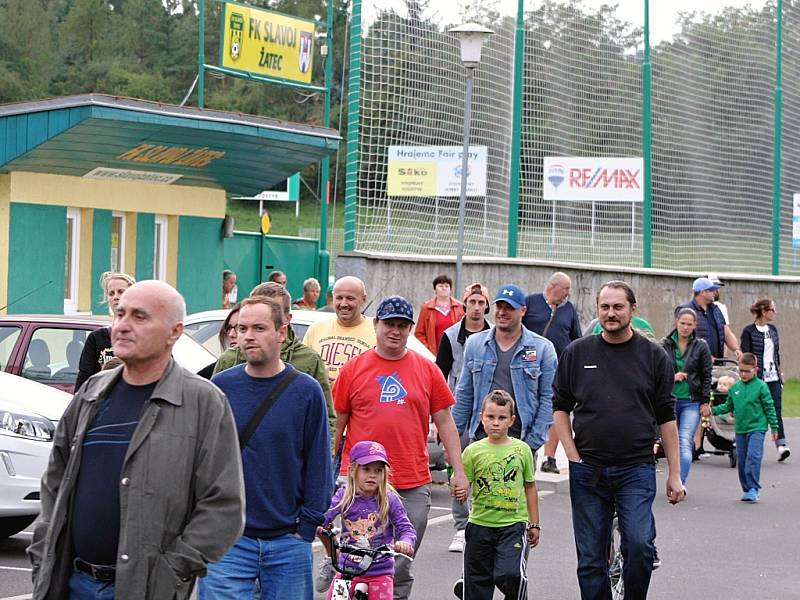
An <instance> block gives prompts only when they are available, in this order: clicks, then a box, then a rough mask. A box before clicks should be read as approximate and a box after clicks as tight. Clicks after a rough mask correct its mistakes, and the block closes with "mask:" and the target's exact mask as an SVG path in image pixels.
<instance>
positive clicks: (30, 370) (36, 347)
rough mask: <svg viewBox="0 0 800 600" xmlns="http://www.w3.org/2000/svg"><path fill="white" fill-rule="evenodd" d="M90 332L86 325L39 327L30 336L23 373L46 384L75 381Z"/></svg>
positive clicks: (72, 382) (24, 375)
mask: <svg viewBox="0 0 800 600" xmlns="http://www.w3.org/2000/svg"><path fill="white" fill-rule="evenodd" d="M88 333H89V331H87V330H86V329H56V328H52V329H51V328H47V327H40V328H39V329H37V330H36V331H34V332H33V335H32V336H31V343H30V344H29V345H28V352H27V353H26V355H25V362H24V363H23V365H22V373H20V374H21V375H22V376H23V377H25V378H27V379H33V380H34V381H38V382H40V383H44V384H47V385H53V384H56V383H60V384H65V385H74V384H75V379H76V378H77V377H78V363H79V362H80V359H81V352H82V351H83V345H84V343H85V341H86V336H87V335H88Z"/></svg>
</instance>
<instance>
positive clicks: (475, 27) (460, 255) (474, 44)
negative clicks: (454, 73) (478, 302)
mask: <svg viewBox="0 0 800 600" xmlns="http://www.w3.org/2000/svg"><path fill="white" fill-rule="evenodd" d="M448 33H454V34H456V35H457V36H458V41H459V42H460V43H461V62H462V63H464V67H465V68H466V69H467V85H466V91H465V94H464V149H463V150H462V154H461V193H460V194H459V198H458V246H457V249H456V285H455V290H454V291H455V293H456V294H461V292H462V283H463V281H462V273H461V272H462V269H463V263H464V219H465V217H466V212H467V170H468V168H469V156H468V153H469V125H470V120H471V118H472V83H473V79H474V75H475V69H476V68H477V67H478V65H479V64H480V62H481V48H482V47H483V42H484V41H485V40H486V38H488V37H489V36H490V35H492V34H493V33H494V31H492V30H491V29H487V28H486V27H484V26H483V25H479V24H477V23H465V24H464V25H459V26H458V27H453V29H450V30H448Z"/></svg>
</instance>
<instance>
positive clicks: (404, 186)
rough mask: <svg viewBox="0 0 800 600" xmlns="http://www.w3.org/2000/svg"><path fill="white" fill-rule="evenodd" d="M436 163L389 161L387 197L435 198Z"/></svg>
mask: <svg viewBox="0 0 800 600" xmlns="http://www.w3.org/2000/svg"><path fill="white" fill-rule="evenodd" d="M437 167H438V165H437V163H436V161H429V162H428V161H407V162H404V161H390V162H389V173H388V175H389V177H388V179H387V181H386V192H387V194H388V195H389V196H436V195H437V192H436V189H437V188H436V180H437V173H436V171H437Z"/></svg>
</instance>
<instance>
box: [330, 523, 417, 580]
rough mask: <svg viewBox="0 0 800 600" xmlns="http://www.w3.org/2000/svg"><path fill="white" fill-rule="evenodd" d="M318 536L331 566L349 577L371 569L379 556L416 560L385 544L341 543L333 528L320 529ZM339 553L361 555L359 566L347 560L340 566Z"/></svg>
mask: <svg viewBox="0 0 800 600" xmlns="http://www.w3.org/2000/svg"><path fill="white" fill-rule="evenodd" d="M317 537H319V539H320V541H321V542H322V545H323V546H324V547H325V550H326V552H327V553H328V555H329V556H330V558H331V566H332V567H333V569H334V570H336V571H338V572H339V573H341V574H342V575H345V576H346V577H348V578H352V577H358V576H360V575H363V574H364V573H366V572H367V570H369V568H370V567H371V566H372V563H373V561H374V560H375V559H376V558H378V557H379V556H390V557H392V558H395V557H403V558H406V559H407V560H409V561H413V560H414V559H413V558H412V557H410V556H408V555H407V554H403V553H401V552H396V551H395V550H394V549H392V548H391V547H389V546H387V545H385V544H384V545H382V546H378V547H377V548H363V547H362V546H355V545H353V544H341V543H339V537H338V535H337V532H336V531H333V530H328V529H322V530H318V531H317ZM339 554H345V555H348V556H358V557H361V561H360V562H359V564H358V566H357V567H351V566H348V565H347V562H346V561H343V565H344V566H340V565H339V556H338V555H339Z"/></svg>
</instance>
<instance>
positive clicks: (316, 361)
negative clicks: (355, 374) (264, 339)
mask: <svg viewBox="0 0 800 600" xmlns="http://www.w3.org/2000/svg"><path fill="white" fill-rule="evenodd" d="M281 360H282V361H284V362H288V363H289V364H290V365H292V366H293V367H294V368H295V369H297V370H298V371H300V372H301V373H307V374H309V375H311V376H312V377H313V378H314V379H316V380H317V381H318V382H319V385H320V387H321V388H322V393H323V394H325V402H326V403H327V405H328V421H329V422H331V423H333V421H335V419H336V413H335V412H334V411H333V398H332V396H331V382H330V379H328V369H327V368H326V367H325V363H324V362H322V358H320V356H319V354H317V353H316V352H314V351H313V350H312V349H311V348H309V347H308V346H306V345H305V344H303V343H302V342H301V341H300V340H299V339H298V338H297V336H296V335H295V333H294V330H293V329H292V326H291V325H289V327H288V331H287V333H286V339H285V340H284V341H283V344H281ZM243 362H246V359H245V357H244V353H243V352H242V351H241V350H239V348H228V349H227V350H225V352H223V353H222V355H221V356H220V357H219V359H217V364H216V365H214V373H213V374H214V375H216V374H217V373H219V372H220V371H224V370H225V369H230V368H231V367H235V366H236V365H240V364H242V363H243Z"/></svg>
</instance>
